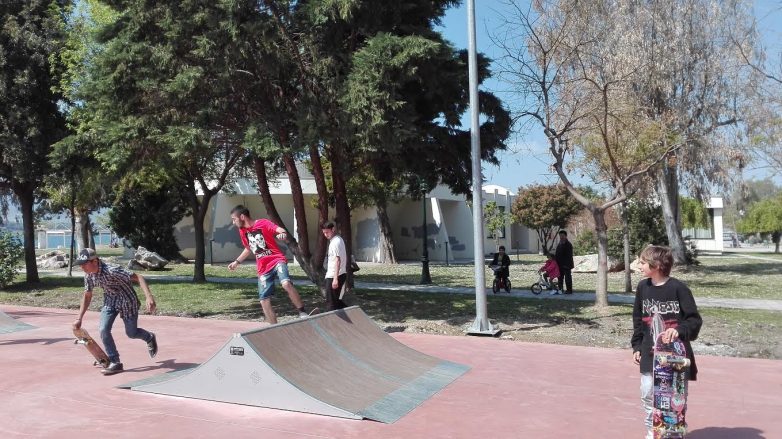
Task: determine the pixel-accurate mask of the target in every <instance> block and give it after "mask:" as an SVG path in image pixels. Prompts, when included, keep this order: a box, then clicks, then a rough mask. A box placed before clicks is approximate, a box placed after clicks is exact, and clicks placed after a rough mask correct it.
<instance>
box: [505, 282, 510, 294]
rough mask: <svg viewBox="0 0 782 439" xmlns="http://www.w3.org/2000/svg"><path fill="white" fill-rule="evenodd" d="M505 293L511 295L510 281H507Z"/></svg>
mask: <svg viewBox="0 0 782 439" xmlns="http://www.w3.org/2000/svg"><path fill="white" fill-rule="evenodd" d="M505 292H506V293H508V294H510V279H505Z"/></svg>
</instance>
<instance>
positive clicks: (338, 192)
mask: <svg viewBox="0 0 782 439" xmlns="http://www.w3.org/2000/svg"><path fill="white" fill-rule="evenodd" d="M341 146H342V147H343V148H344V145H341ZM329 159H330V161H331V182H332V187H333V188H334V204H335V209H336V211H337V225H338V227H339V230H340V235H341V236H342V239H343V240H344V241H345V252H346V256H347V261H346V262H348V263H349V262H350V261H351V260H352V257H353V234H352V227H351V223H350V203H349V202H348V190H347V183H346V181H347V180H346V179H345V172H346V171H345V163H344V161H343V160H342V156H341V155H340V154H339V152H338V151H336V148H335V149H332V150H331V155H330V156H329ZM347 275H348V276H347V281H346V282H345V283H346V287H345V289H346V290H347V291H350V289H351V288H352V287H353V272H351V271H350V270H348V273H347Z"/></svg>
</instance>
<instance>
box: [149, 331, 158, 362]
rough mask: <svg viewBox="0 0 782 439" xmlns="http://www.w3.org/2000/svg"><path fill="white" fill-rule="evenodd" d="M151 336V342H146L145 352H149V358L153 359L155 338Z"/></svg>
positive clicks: (155, 348)
mask: <svg viewBox="0 0 782 439" xmlns="http://www.w3.org/2000/svg"><path fill="white" fill-rule="evenodd" d="M150 334H152V340H150V341H148V342H147V351H149V358H155V355H157V337H155V334H153V333H150Z"/></svg>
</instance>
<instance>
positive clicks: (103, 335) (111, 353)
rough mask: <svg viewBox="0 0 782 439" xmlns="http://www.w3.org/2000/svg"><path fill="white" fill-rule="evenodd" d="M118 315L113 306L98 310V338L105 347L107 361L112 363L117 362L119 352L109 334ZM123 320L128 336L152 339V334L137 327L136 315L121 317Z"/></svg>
mask: <svg viewBox="0 0 782 439" xmlns="http://www.w3.org/2000/svg"><path fill="white" fill-rule="evenodd" d="M118 315H119V311H117V310H116V309H114V308H109V307H108V306H104V307H102V308H101V310H100V326H99V330H100V339H101V341H102V342H103V347H104V348H105V349H106V356H108V357H109V361H111V362H112V363H119V362H120V361H119V352H117V345H116V344H115V343H114V337H112V335H111V327H112V326H114V320H115V319H116V318H117V316H118ZM122 321H123V322H125V335H127V336H128V337H130V338H140V339H142V340H144V341H146V342H149V341H151V340H152V334H150V333H149V332H147V331H145V330H143V329H141V328H139V327H138V315H136V316H134V317H132V318H125V317H123V318H122Z"/></svg>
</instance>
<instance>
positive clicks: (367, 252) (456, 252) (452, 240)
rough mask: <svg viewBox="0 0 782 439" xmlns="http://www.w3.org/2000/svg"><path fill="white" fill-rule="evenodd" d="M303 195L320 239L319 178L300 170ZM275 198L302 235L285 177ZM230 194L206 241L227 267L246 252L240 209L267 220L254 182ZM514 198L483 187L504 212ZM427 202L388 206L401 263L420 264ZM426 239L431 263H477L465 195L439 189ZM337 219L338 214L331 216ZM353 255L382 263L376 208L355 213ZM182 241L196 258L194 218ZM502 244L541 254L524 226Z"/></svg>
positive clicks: (222, 197)
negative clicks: (235, 213)
mask: <svg viewBox="0 0 782 439" xmlns="http://www.w3.org/2000/svg"><path fill="white" fill-rule="evenodd" d="M299 171H300V175H302V178H301V185H302V191H303V193H304V198H305V205H306V206H307V212H306V214H307V220H308V221H307V228H308V232H309V236H310V240H311V241H313V242H314V240H313V237H317V234H318V233H320V229H319V227H318V224H317V218H318V213H317V210H316V209H315V208H314V207H312V206H314V205H315V204H314V203H313V202H311V201H312V200H313V199H315V198H316V197H317V190H316V188H315V181H314V179H313V178H312V177H311V176H310V175H309V174H307V173H306V171H305V170H304V169H300V170H299ZM270 190H271V194H272V198H273V199H274V203H275V206H276V207H277V211H278V212H279V214H280V216H281V217H282V220H283V221H284V222H285V226H286V227H288V229H289V230H290V231H291V232H292V233H293V234H294V236H298V225H297V224H296V220H295V216H294V209H293V200H292V198H291V196H290V194H291V190H290V185H289V183H288V180H287V179H286V178H283V179H280V180H278V181H277V182H276V184H275V185H273V186H272V187H270ZM225 192H228V193H220V194H218V195H217V196H215V197H213V198H212V200H211V202H210V206H209V214H208V215H207V216H206V219H205V222H204V232H205V240H206V243H207V244H206V262H207V263H210V262H215V263H218V262H226V261H232V260H234V259H235V258H236V255H238V254H239V253H240V252H241V250H242V247H241V241H240V239H239V234H238V233H237V230H236V228H235V227H233V225H232V224H231V218H230V212H231V209H232V208H234V207H235V206H236V205H238V204H242V205H244V206H246V207H247V208H248V209H249V210H250V214H251V215H252V217H253V218H263V217H266V216H267V214H266V209H265V208H264V206H263V203H262V201H261V197H260V195H258V190H257V188H256V187H255V185H254V183H253V182H252V181H251V180H240V181H238V182H237V183H235V184H233V185H232V186H231V187H229V188H228V190H227V191H225ZM514 197H515V194H513V193H512V192H510V191H509V190H508V189H506V188H502V187H500V186H495V185H488V186H485V187H484V200H483V202H484V203H486V202H488V201H492V200H493V201H496V202H497V204H498V205H499V206H500V207H501V209H503V210H504V211H505V212H510V209H511V203H512V202H513V199H514ZM423 202H424V201H422V200H405V201H402V202H400V203H395V204H391V205H389V206H388V209H387V211H388V216H389V221H390V223H391V228H392V234H393V241H394V247H395V251H396V257H397V259H398V260H418V259H420V258H421V255H422V249H423V236H422V229H423V227H422V224H423V204H422V203H423ZM425 202H426V206H427V208H426V217H427V218H426V229H427V230H426V232H427V233H426V235H427V245H428V251H429V260H431V261H437V262H445V261H446V259H447V260H448V261H455V260H472V259H473V248H474V245H473V226H472V209H471V207H470V205H469V204H468V203H467V199H466V197H465V196H464V195H455V194H453V193H451V191H450V190H449V189H448V188H447V187H445V186H442V185H441V186H438V187H436V188H435V189H434V190H432V191H431V192H429V194H428V195H427V197H426V199H425ZM330 217H331V218H333V212H332V213H331V215H330ZM351 225H352V234H353V236H352V238H353V239H352V242H353V254H354V256H355V258H356V260H357V261H377V260H378V257H379V254H380V250H379V243H380V239H379V233H380V228H379V223H378V218H377V212H376V211H375V209H372V208H366V209H355V210H353V211H352V213H351ZM484 236H486V238H485V241H484V251H485V253H487V254H489V253H492V252H494V251H495V241H494V239H491V238H489V237H488V233H487V232H484ZM176 237H177V242H178V243H179V247H180V248H181V249H182V255H183V256H185V257H186V258H194V257H195V248H194V246H195V239H194V234H193V221H192V218H191V217H187V218H185V219H183V220H182V221H181V222H180V223H179V224H178V225H177V230H176ZM499 242H500V244H502V245H505V247H506V249H507V252H508V253H509V254H514V253H516V252H518V253H531V252H535V253H537V252H538V250H539V246H538V243H537V234H536V233H535V232H534V231H530V230H528V229H527V228H526V227H523V226H520V225H515V224H514V225H511V224H508V225H506V228H505V230H504V231H503V232H501V233H500V239H499Z"/></svg>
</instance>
